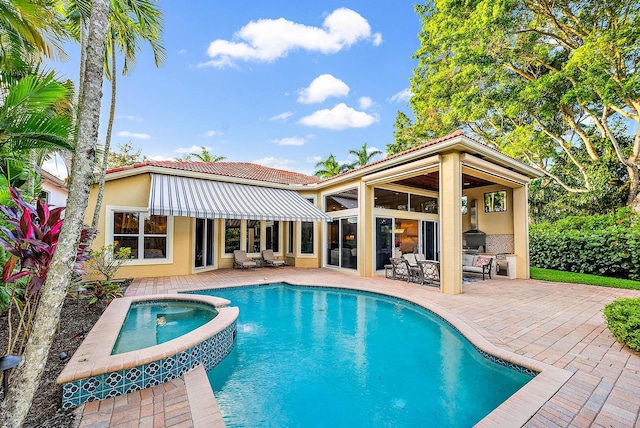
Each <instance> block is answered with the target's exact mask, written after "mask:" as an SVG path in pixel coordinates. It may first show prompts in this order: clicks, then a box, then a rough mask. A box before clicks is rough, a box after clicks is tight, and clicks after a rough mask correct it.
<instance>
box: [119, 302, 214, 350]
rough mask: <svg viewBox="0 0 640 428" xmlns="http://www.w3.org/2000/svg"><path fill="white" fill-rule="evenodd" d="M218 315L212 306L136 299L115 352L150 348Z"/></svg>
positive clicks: (201, 324) (122, 328)
mask: <svg viewBox="0 0 640 428" xmlns="http://www.w3.org/2000/svg"><path fill="white" fill-rule="evenodd" d="M216 315H218V311H217V310H216V309H215V308H214V307H213V306H211V305H207V304H204V303H201V302H190V301H184V300H182V301H180V300H155V301H145V302H135V303H132V304H131V307H130V308H129V312H127V316H126V318H125V319H124V323H123V324H122V327H121V329H120V333H119V334H118V339H117V340H116V343H115V345H114V346H113V350H112V351H111V354H112V355H116V354H122V353H124V352H130V351H135V350H138V349H143V348H148V347H151V346H155V345H158V344H160V343H165V342H168V341H170V340H172V339H175V338H177V337H180V336H182V335H184V334H187V333H189V332H190V331H193V330H195V329H196V328H198V327H200V326H203V325H205V324H206V323H208V322H209V321H211V320H212V319H214V318H215V317H216Z"/></svg>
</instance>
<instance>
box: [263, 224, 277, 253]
mask: <svg viewBox="0 0 640 428" xmlns="http://www.w3.org/2000/svg"><path fill="white" fill-rule="evenodd" d="M265 238H266V241H265V248H266V249H267V250H273V252H274V253H277V252H278V251H280V222H279V221H268V222H267V236H265Z"/></svg>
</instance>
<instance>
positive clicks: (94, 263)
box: [89, 244, 131, 281]
mask: <svg viewBox="0 0 640 428" xmlns="http://www.w3.org/2000/svg"><path fill="white" fill-rule="evenodd" d="M130 259H131V248H129V247H119V248H116V246H115V245H114V244H109V245H105V246H104V247H102V248H100V250H99V251H92V252H91V260H90V262H89V266H90V267H91V268H92V269H93V271H94V272H97V273H100V274H102V275H103V276H104V278H105V280H106V281H111V280H112V279H113V277H114V276H115V274H116V273H117V272H118V269H120V266H122V265H123V264H124V263H125V262H126V261H127V260H130Z"/></svg>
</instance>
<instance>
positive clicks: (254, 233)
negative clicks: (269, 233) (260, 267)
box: [246, 220, 261, 253]
mask: <svg viewBox="0 0 640 428" xmlns="http://www.w3.org/2000/svg"><path fill="white" fill-rule="evenodd" d="M260 233H261V231H260V220H247V247H246V248H247V253H259V252H260Z"/></svg>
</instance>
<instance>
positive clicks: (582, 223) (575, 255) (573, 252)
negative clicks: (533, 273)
mask: <svg viewBox="0 0 640 428" xmlns="http://www.w3.org/2000/svg"><path fill="white" fill-rule="evenodd" d="M529 252H530V260H531V265H532V266H535V267H539V268H545V269H557V270H563V271H567V272H579V273H590V274H594V275H602V276H611V277H616V278H625V279H633V280H640V218H639V217H638V215H637V214H635V213H633V211H631V209H629V208H621V209H619V210H617V211H616V212H614V213H608V214H602V215H597V216H582V217H567V218H565V219H562V220H559V221H557V222H555V223H553V224H550V223H541V224H536V225H531V226H530V228H529Z"/></svg>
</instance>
